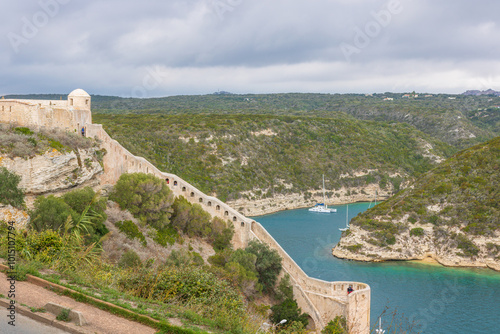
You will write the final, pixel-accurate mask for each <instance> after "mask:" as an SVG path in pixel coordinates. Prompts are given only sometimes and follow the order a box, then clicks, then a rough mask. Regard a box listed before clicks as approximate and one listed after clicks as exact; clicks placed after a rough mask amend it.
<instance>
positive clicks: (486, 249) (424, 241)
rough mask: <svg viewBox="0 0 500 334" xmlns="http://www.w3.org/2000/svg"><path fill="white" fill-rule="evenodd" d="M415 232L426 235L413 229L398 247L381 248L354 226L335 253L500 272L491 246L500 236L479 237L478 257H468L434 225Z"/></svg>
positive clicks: (360, 258) (455, 230)
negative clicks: (437, 232) (429, 260)
mask: <svg viewBox="0 0 500 334" xmlns="http://www.w3.org/2000/svg"><path fill="white" fill-rule="evenodd" d="M411 228H422V230H423V234H422V235H419V236H415V235H413V236H411V235H410V231H411V230H410V229H408V230H407V231H405V232H402V233H401V234H399V235H398V236H397V238H396V243H395V244H393V245H390V246H384V247H380V246H377V245H374V244H373V243H372V242H370V241H371V240H373V239H372V237H371V236H370V235H369V232H368V231H366V230H363V229H362V228H360V227H359V226H356V225H351V228H350V230H349V232H347V233H346V232H344V235H343V236H342V239H341V240H340V242H339V243H338V244H337V245H336V246H335V247H334V248H333V250H332V253H333V255H334V256H335V257H338V258H341V259H350V260H356V261H365V262H382V261H409V260H428V259H432V260H434V261H436V262H437V263H439V264H441V265H443V266H449V267H482V268H491V269H494V270H497V271H500V258H498V257H497V256H496V254H497V253H496V250H495V249H492V248H491V245H500V235H499V234H498V233H496V234H495V235H490V236H477V237H475V238H474V244H475V245H476V246H477V248H478V249H479V253H478V254H477V256H473V257H470V256H464V255H463V254H462V250H461V249H458V248H457V244H456V242H455V241H454V240H443V239H441V238H437V237H436V234H435V233H434V226H433V225H432V224H426V225H420V224H413V225H412V226H411ZM458 232H459V229H458V228H449V230H448V231H447V233H448V234H453V233H458Z"/></svg>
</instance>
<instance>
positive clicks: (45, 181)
mask: <svg viewBox="0 0 500 334" xmlns="http://www.w3.org/2000/svg"><path fill="white" fill-rule="evenodd" d="M94 152H95V149H94V148H92V149H88V150H79V151H77V152H74V151H71V152H60V151H57V150H55V149H54V150H52V151H49V152H46V153H45V154H43V155H37V156H35V157H33V158H28V159H24V158H19V157H16V158H13V159H12V158H8V157H6V156H0V166H3V167H5V168H7V169H8V170H10V171H11V172H14V173H16V174H17V175H19V176H21V182H20V183H19V187H20V188H22V189H23V190H24V192H25V194H26V196H27V198H26V201H27V204H28V206H29V204H30V203H31V201H32V199H33V197H34V196H37V195H41V194H48V193H60V192H64V191H66V190H69V189H71V188H74V187H77V186H80V185H83V186H86V185H89V186H94V185H97V184H98V180H97V176H98V175H99V174H101V173H102V172H103V168H102V166H101V165H100V164H99V162H98V160H97V158H96V157H95V155H94Z"/></svg>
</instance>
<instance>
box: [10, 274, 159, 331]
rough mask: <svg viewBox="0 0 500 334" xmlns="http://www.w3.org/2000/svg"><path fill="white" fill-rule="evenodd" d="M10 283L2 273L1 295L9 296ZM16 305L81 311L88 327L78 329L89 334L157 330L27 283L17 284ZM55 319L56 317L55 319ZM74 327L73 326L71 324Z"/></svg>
mask: <svg viewBox="0 0 500 334" xmlns="http://www.w3.org/2000/svg"><path fill="white" fill-rule="evenodd" d="M8 290H9V283H8V281H7V276H6V275H5V274H4V273H1V272H0V293H1V294H3V295H4V296H7V295H8ZM15 299H16V303H17V304H19V305H20V304H26V305H28V306H31V307H37V308H40V307H43V306H44V305H45V304H47V303H48V302H52V303H56V304H59V305H61V306H64V307H66V308H69V309H72V310H75V311H80V312H82V314H83V316H84V317H85V319H86V320H87V322H88V325H85V326H83V327H79V326H76V325H74V326H75V327H76V328H80V329H85V331H88V332H89V333H100V334H115V333H116V334H149V333H151V334H153V333H155V332H156V330H155V329H153V328H151V327H148V326H145V325H141V324H139V323H136V322H133V321H130V320H127V319H124V318H121V317H118V316H115V315H112V314H110V313H108V312H105V311H103V310H101V309H98V308H96V307H93V306H90V305H87V304H84V303H80V302H77V301H75V300H73V299H71V298H69V297H66V296H60V295H58V294H57V293H55V292H52V291H49V290H47V289H44V288H41V287H39V286H36V285H33V284H30V283H27V282H16V298H15ZM54 318H55V317H54ZM71 325H73V324H71Z"/></svg>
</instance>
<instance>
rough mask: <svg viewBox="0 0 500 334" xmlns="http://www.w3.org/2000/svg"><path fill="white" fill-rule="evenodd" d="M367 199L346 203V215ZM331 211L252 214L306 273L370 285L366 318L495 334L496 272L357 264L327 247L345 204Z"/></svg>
mask: <svg viewBox="0 0 500 334" xmlns="http://www.w3.org/2000/svg"><path fill="white" fill-rule="evenodd" d="M368 206H369V203H356V204H349V219H351V218H353V217H354V216H356V215H357V214H358V213H360V212H363V211H364V210H366V209H367V208H368ZM332 208H333V207H332ZM334 208H336V209H337V212H336V213H313V212H309V211H308V210H307V209H299V210H290V211H283V212H278V213H275V214H271V215H266V216H259V217H253V219H255V220H256V221H258V222H259V223H261V224H262V225H263V226H264V227H265V228H266V229H267V231H269V233H270V234H271V235H272V236H273V237H274V238H275V239H276V241H278V242H279V244H280V245H281V246H282V247H283V248H284V249H285V250H286V251H287V252H288V254H289V255H290V256H291V257H292V258H293V259H294V260H295V262H297V264H298V265H299V266H300V267H301V268H302V269H303V270H304V271H305V272H306V273H307V274H308V275H309V276H311V277H315V278H319V279H323V280H327V281H357V282H363V283H368V284H369V285H370V287H371V293H372V294H371V323H372V325H374V324H375V323H376V322H377V321H378V316H379V315H380V314H382V312H383V311H384V309H386V308H388V309H387V311H386V313H385V314H384V316H383V318H382V323H383V324H384V323H385V325H386V326H385V328H387V324H388V323H389V322H391V321H392V314H391V313H393V312H394V311H396V312H397V315H396V320H397V321H401V319H402V318H405V319H406V321H403V323H402V325H405V326H404V328H408V326H411V325H412V326H413V330H412V331H411V333H419V332H420V333H431V334H456V333H478V334H479V333H500V320H499V319H500V273H499V272H495V271H493V270H487V269H471V268H446V267H442V266H440V265H433V264H421V263H416V262H385V263H362V262H354V261H347V260H341V259H337V258H334V257H333V255H332V254H331V249H332V247H333V246H334V245H335V244H336V243H337V242H338V241H339V239H340V234H341V232H340V231H339V228H342V227H344V226H345V222H346V206H345V205H341V206H334Z"/></svg>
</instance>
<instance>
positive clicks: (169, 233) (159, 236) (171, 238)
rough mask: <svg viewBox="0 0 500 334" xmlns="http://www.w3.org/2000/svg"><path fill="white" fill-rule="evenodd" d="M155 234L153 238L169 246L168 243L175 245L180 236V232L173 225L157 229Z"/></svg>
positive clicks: (164, 245)
mask: <svg viewBox="0 0 500 334" xmlns="http://www.w3.org/2000/svg"><path fill="white" fill-rule="evenodd" d="M154 233H155V234H154V236H153V240H154V241H155V242H156V243H158V244H160V245H162V246H163V247H167V246H168V245H173V244H174V243H175V241H176V240H177V239H178V238H179V234H178V233H177V230H176V229H174V228H173V227H172V226H167V227H164V228H162V229H160V230H155V232H154Z"/></svg>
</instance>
